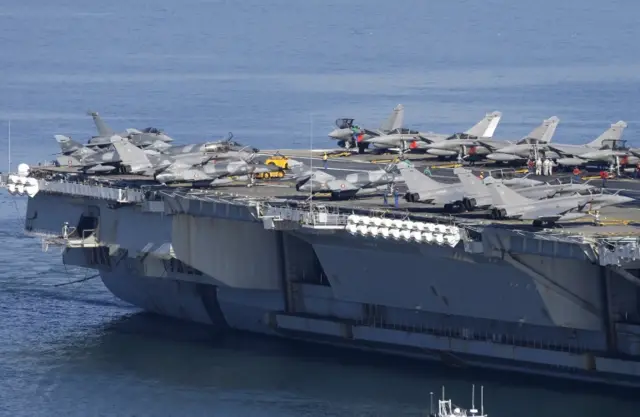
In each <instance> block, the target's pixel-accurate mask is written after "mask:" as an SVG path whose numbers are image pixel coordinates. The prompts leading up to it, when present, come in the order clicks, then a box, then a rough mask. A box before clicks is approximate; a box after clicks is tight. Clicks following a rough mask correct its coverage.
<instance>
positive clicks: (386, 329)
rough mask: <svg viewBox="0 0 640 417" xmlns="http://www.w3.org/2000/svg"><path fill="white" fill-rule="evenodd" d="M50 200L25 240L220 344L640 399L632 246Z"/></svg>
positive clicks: (210, 201)
mask: <svg viewBox="0 0 640 417" xmlns="http://www.w3.org/2000/svg"><path fill="white" fill-rule="evenodd" d="M39 187H40V192H39V193H37V195H35V196H33V197H32V198H30V199H29V203H28V207H27V215H26V225H25V227H26V230H27V231H28V232H29V233H31V234H34V235H37V236H41V237H43V238H44V239H45V241H46V242H47V243H48V244H61V245H63V246H64V247H65V248H66V249H65V252H64V255H63V260H64V262H65V263H66V264H71V265H77V266H83V267H86V268H91V269H96V270H99V271H100V275H101V276H102V280H103V282H104V284H105V285H106V287H107V288H108V289H109V290H110V291H111V292H112V293H113V294H115V295H116V296H117V297H119V298H121V299H122V300H124V301H127V302H129V303H131V304H133V305H136V306H138V307H140V308H142V309H145V310H147V311H151V312H155V313H158V314H162V315H166V316H171V317H175V318H179V319H183V320H189V321H195V322H199V323H205V324H209V325H211V326H213V328H215V329H217V330H223V329H226V328H232V329H238V330H245V331H250V332H256V333H263V334H268V335H277V336H280V337H286V338H294V339H303V340H307V341H312V342H317V343H327V344H331V345H336V346H345V347H350V348H357V349H366V350H373V351H380V352H386V353H393V354H396V355H402V356H408V357H416V358H423V359H430V360H440V361H445V362H447V363H450V364H452V365H455V366H463V367H464V366H473V367H475V366H477V367H485V368H492V369H500V370H509V371H517V372H522V373H529V374H540V375H547V376H556V377H562V378H569V379H576V380H583V381H594V382H604V383H611V384H618V385H628V386H640V308H639V307H638V306H639V305H640V303H639V300H640V291H639V290H638V288H639V287H640V286H639V283H640V280H638V278H637V275H638V268H640V247H639V246H637V245H636V246H633V245H635V244H634V243H633V242H636V241H637V239H636V238H633V239H627V240H626V241H624V242H625V243H624V245H622V246H620V247H618V246H616V244H613V243H611V242H610V241H607V242H605V243H606V245H605V244H603V245H600V246H596V245H594V244H593V243H590V242H589V241H585V240H584V239H580V238H574V237H570V238H569V237H554V236H540V235H539V234H534V233H528V232H524V231H513V230H511V229H508V228H504V227H482V228H476V229H472V228H469V229H468V230H467V231H465V235H464V236H458V235H455V234H451V235H450V236H449V235H448V236H449V237H451V236H458V237H457V238H452V240H451V241H447V242H449V243H446V242H445V241H444V240H443V239H444V238H443V237H442V236H444V235H442V234H441V236H440V238H441V239H440V241H439V242H440V243H437V244H436V243H435V242H431V243H428V242H426V241H424V240H422V241H420V240H416V239H415V238H413V237H411V238H409V236H410V233H409V232H408V231H407V232H406V233H405V232H400V230H399V229H395V228H396V227H398V228H400V227H401V226H400V225H398V226H394V232H393V234H394V237H393V238H391V237H388V238H387V237H384V238H383V237H381V236H374V234H373V232H362V230H364V229H361V227H364V226H358V228H355V226H354V227H352V228H349V227H347V226H345V224H344V220H345V219H344V218H343V217H340V215H335V216H334V215H330V214H328V213H326V212H325V213H312V212H309V211H308V209H304V208H302V209H295V208H292V207H290V206H286V205H285V206H273V205H269V204H263V203H256V202H255V201H254V200H247V199H246V197H243V196H240V197H237V198H236V199H234V198H235V197H232V196H230V195H223V196H218V197H214V196H210V195H205V196H194V195H182V194H179V193H166V194H163V195H162V198H156V199H150V198H147V197H145V196H143V195H142V193H140V192H138V191H135V190H122V189H116V188H109V187H95V186H85V185H77V184H66V183H46V182H41V183H40V184H39ZM65 223H67V224H68V225H70V226H72V228H73V230H71V229H69V230H67V229H65V227H67V226H62V225H64V224H65ZM425 224H426V223H425ZM402 227H404V226H402ZM407 227H408V226H407ZM61 229H62V230H61ZM356 229H357V230H359V231H360V232H358V231H356ZM349 230H351V231H349ZM452 230H453V229H452ZM474 230H475V231H474ZM411 233H415V232H411ZM451 233H453V232H451ZM474 233H475V234H474ZM403 236H404V237H403ZM411 236H413V235H411ZM420 236H422V235H420ZM420 236H419V237H420ZM621 259H623V260H624V268H622V267H620V265H621Z"/></svg>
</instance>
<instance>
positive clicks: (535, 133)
mask: <svg viewBox="0 0 640 417" xmlns="http://www.w3.org/2000/svg"><path fill="white" fill-rule="evenodd" d="M558 123H560V119H559V118H558V117H556V116H552V117H550V118H548V119H546V120H543V122H542V123H541V124H540V126H538V127H536V128H535V129H533V130H532V131H531V132H530V133H529V134H528V135H527V136H526V137H524V138H523V140H527V139H534V140H535V141H536V142H547V143H548V142H551V139H553V135H554V134H555V133H556V128H557V127H558Z"/></svg>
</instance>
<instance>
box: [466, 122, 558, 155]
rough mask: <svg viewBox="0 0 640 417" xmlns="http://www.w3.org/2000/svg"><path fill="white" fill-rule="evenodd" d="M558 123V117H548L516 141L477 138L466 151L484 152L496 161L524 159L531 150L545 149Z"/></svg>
mask: <svg viewBox="0 0 640 417" xmlns="http://www.w3.org/2000/svg"><path fill="white" fill-rule="evenodd" d="M558 123H560V119H559V118H557V117H556V116H553V117H550V118H548V119H546V120H544V121H543V122H542V124H541V125H540V126H538V127H536V128H535V129H533V130H532V131H531V133H529V134H528V135H527V136H525V137H524V138H522V139H520V140H518V141H516V142H510V141H497V140H491V141H488V140H482V139H478V140H477V141H475V142H476V143H475V145H471V146H469V147H467V153H468V155H484V154H485V153H486V156H485V158H487V159H490V160H492V161H498V162H511V161H519V160H526V159H528V158H529V156H530V155H531V152H532V151H533V150H535V149H545V146H546V145H547V144H548V143H549V142H551V139H553V135H554V133H555V132H556V128H557V127H558ZM483 148H484V149H483Z"/></svg>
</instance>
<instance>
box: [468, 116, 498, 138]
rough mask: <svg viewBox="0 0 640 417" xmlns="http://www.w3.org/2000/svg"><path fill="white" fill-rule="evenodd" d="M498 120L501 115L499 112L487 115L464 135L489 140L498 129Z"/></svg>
mask: <svg viewBox="0 0 640 417" xmlns="http://www.w3.org/2000/svg"><path fill="white" fill-rule="evenodd" d="M500 119H502V113H501V112H499V111H494V112H492V113H487V114H486V115H485V116H484V118H483V119H482V120H480V121H479V122H478V123H476V125H475V126H473V127H472V128H471V129H469V130H467V131H466V132H464V133H467V134H469V135H473V136H477V137H483V138H491V137H493V134H494V133H495V131H496V128H497V127H498V123H500Z"/></svg>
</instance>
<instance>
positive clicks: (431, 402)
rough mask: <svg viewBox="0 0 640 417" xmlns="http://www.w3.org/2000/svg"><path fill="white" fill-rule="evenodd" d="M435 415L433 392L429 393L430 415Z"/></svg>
mask: <svg viewBox="0 0 640 417" xmlns="http://www.w3.org/2000/svg"><path fill="white" fill-rule="evenodd" d="M431 416H433V392H430V393H429V417H431Z"/></svg>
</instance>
